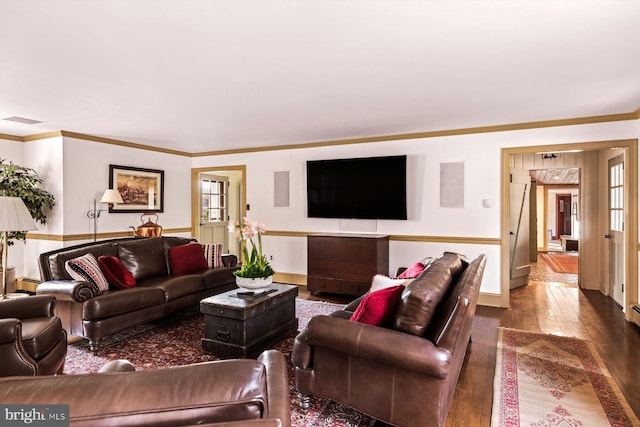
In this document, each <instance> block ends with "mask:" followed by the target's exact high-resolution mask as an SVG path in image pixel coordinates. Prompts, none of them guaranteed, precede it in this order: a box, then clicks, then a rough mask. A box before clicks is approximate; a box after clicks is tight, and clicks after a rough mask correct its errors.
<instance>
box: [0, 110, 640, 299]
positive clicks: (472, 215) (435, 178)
mask: <svg viewBox="0 0 640 427" xmlns="http://www.w3.org/2000/svg"><path fill="white" fill-rule="evenodd" d="M639 128H640V121H638V120H634V121H624V122H612V123H599V124H590V125H575V126H564V127H556V128H541V129H528V130H519V131H509V132H497V133H482V134H471V135H456V136H448V137H436V138H423V139H412V140H399V141H387V142H377V143H365V144H353V145H342V146H340V145H338V146H329V147H315V148H306V149H294V150H282V151H265V152H256V153H242V154H228V155H220V156H205V157H194V158H189V157H183V156H175V155H171V154H165V153H159V152H154V151H148V150H139V149H136V148H130V147H125V146H120V145H111V144H104V143H98V142H91V141H85V140H79V139H74V138H66V137H65V138H62V137H60V138H52V139H48V140H40V141H33V142H28V143H17V142H13V141H8V142H5V141H0V142H2V144H0V149H1V150H2V154H3V157H6V158H13V159H16V161H18V160H23V162H24V164H25V165H26V166H30V167H35V168H36V170H38V171H39V173H41V174H43V175H44V176H46V177H47V178H49V179H48V180H47V184H46V185H47V189H48V190H49V191H52V192H53V193H54V194H55V195H56V200H57V206H56V207H55V208H54V210H53V212H52V213H51V216H50V222H49V224H48V225H47V227H44V229H41V230H39V231H38V232H39V233H46V234H52V235H56V236H68V235H73V234H89V233H92V232H93V224H92V221H91V220H90V219H89V218H87V217H86V212H87V211H88V210H89V209H90V208H91V207H92V202H93V198H94V197H96V198H99V197H100V195H101V194H102V191H103V190H104V189H105V188H107V186H108V182H109V177H108V173H109V164H110V163H112V164H119V165H126V166H138V167H143V168H149V169H161V170H164V171H165V195H164V196H165V212H164V213H161V214H160V219H159V223H160V224H161V225H162V226H163V227H165V228H182V227H189V226H190V214H191V213H190V210H191V199H190V198H191V192H190V173H191V168H204V167H220V166H225V165H239V164H244V165H246V167H247V177H246V179H247V203H249V204H250V205H251V210H250V211H248V215H249V217H250V218H252V219H259V220H261V221H263V222H264V223H265V224H266V225H267V227H268V228H269V229H271V230H278V231H300V232H339V231H345V227H347V228H348V227H349V225H348V223H341V221H339V220H331V219H316V218H314V219H310V218H307V217H306V194H305V193H306V191H305V188H306V187H305V162H306V161H307V160H315V159H330V158H341V157H366V156H382V155H396V154H407V155H408V192H409V193H408V199H409V204H408V213H409V219H408V220H407V221H377V222H376V223H375V231H376V232H378V233H385V234H397V235H418V236H454V237H464V238H483V237H484V238H499V237H500V227H501V209H500V206H501V200H500V195H501V177H500V175H501V170H502V164H501V149H502V148H506V147H520V146H537V145H552V144H566V143H574V142H591V141H609V140H617V139H629V138H638V137H639V133H640V130H639ZM20 147H22V149H23V154H22V159H20ZM5 152H6V154H5ZM444 162H464V164H465V201H464V202H465V203H464V208H455V209H454V208H440V207H439V165H440V163H444ZM287 170H288V171H289V172H290V179H291V182H290V189H291V194H290V207H288V208H274V207H273V181H274V180H273V173H274V172H275V171H287ZM50 178H53V179H50ZM60 186H62V188H60ZM483 199H493V200H495V204H494V206H493V207H492V208H483V207H482V200H483ZM139 223H140V219H139V215H138V214H128V213H127V214H123V213H119V214H108V213H106V212H103V214H102V216H101V217H100V219H99V222H98V232H110V231H126V230H128V227H129V226H130V225H133V226H137V225H139ZM77 243H81V242H79V241H67V242H62V241H60V240H38V241H35V240H31V241H29V242H28V244H27V248H26V249H25V251H24V262H23V264H24V266H23V268H22V271H20V268H19V269H18V271H17V275H18V276H22V275H24V276H29V277H38V276H39V273H38V269H37V262H36V260H37V254H39V253H41V252H44V251H45V250H50V249H53V248H55V247H60V246H62V245H72V244H77ZM264 243H265V251H266V253H267V254H270V255H273V256H274V260H273V265H274V268H275V269H276V271H280V272H283V273H297V274H306V268H307V267H306V265H307V264H306V240H305V239H303V238H299V237H281V236H268V235H267V236H266V237H265V241H264ZM445 250H451V251H457V252H461V253H465V254H466V255H468V256H469V257H475V256H476V255H477V254H479V253H486V254H487V255H488V265H487V270H486V273H485V278H484V281H483V285H482V292H485V293H492V294H500V292H501V284H500V272H501V266H500V246H499V245H487V244H479V245H472V244H452V243H422V242H403V241H392V242H391V245H390V262H389V270H390V272H393V271H395V269H396V268H397V267H398V266H400V265H407V264H409V263H412V262H414V261H416V260H418V259H420V258H423V257H424V256H429V255H438V254H440V253H441V252H443V251H445ZM14 252H16V254H17V252H18V251H14ZM16 265H17V266H19V265H18V264H17V263H16Z"/></svg>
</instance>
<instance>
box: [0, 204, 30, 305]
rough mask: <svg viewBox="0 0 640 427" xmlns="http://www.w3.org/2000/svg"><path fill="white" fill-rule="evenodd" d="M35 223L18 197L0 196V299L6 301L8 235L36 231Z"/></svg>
mask: <svg viewBox="0 0 640 427" xmlns="http://www.w3.org/2000/svg"><path fill="white" fill-rule="evenodd" d="M37 229H38V227H37V226H36V222H35V221H34V220H33V217H32V216H31V214H30V213H29V209H27V206H26V205H25V204H24V202H23V201H22V199H21V198H20V197H8V196H0V232H1V233H2V299H7V298H8V297H7V270H8V269H9V266H8V265H7V255H8V252H9V233H15V232H18V231H29V230H37Z"/></svg>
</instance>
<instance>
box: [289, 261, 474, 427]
mask: <svg viewBox="0 0 640 427" xmlns="http://www.w3.org/2000/svg"><path fill="white" fill-rule="evenodd" d="M485 263H486V256H485V255H480V256H479V257H478V258H476V259H475V260H473V261H472V262H471V263H469V262H468V261H467V260H466V258H464V257H463V256H460V255H458V254H454V253H445V254H444V255H443V256H442V257H441V258H438V259H436V260H434V262H433V263H432V264H431V266H430V267H429V268H427V269H426V270H425V271H424V272H423V273H422V274H421V275H420V276H418V277H417V278H416V279H415V280H413V282H411V284H409V285H408V286H407V287H406V288H405V289H404V290H403V291H402V294H401V298H400V301H399V302H398V304H397V305H396V307H395V312H394V314H393V319H392V323H391V326H390V327H380V326H372V325H368V324H364V323H358V322H354V321H351V320H349V318H350V317H351V315H352V314H353V312H354V311H355V309H356V308H357V306H358V304H359V302H360V301H361V300H362V298H360V299H358V300H356V301H354V302H353V303H351V304H350V305H348V306H347V307H345V309H344V310H341V311H337V312H335V313H333V314H332V315H330V316H323V315H320V316H314V317H313V318H312V319H311V320H310V321H309V323H308V325H307V327H306V329H305V330H303V331H302V332H301V333H300V334H299V335H298V336H297V337H296V339H295V341H294V346H293V351H292V355H291V357H292V360H293V364H294V367H295V375H296V388H297V390H298V392H299V395H300V403H301V406H302V407H303V409H304V407H305V406H306V405H307V404H308V395H309V394H313V395H317V396H323V397H327V398H330V399H333V400H335V401H338V402H341V403H343V404H346V405H349V406H351V407H353V408H355V409H357V410H359V411H361V412H364V413H366V414H368V415H370V416H372V417H374V418H377V419H379V420H381V421H384V422H386V423H389V424H392V425H396V426H403V427H409V426H416V427H418V426H419V427H428V426H444V424H445V420H446V417H447V412H448V410H449V406H450V404H451V399H452V397H453V393H454V391H455V387H456V383H457V381H458V376H459V374H460V370H461V368H462V363H463V360H464V357H465V353H466V350H467V344H468V343H469V341H470V334H471V324H472V322H473V317H474V315H475V308H476V304H477V299H478V293H479V290H480V285H481V281H482V275H483V272H484V266H485Z"/></svg>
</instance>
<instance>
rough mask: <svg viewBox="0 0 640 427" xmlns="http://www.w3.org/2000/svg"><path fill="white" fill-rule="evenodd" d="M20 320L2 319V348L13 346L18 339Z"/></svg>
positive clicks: (0, 336)
mask: <svg viewBox="0 0 640 427" xmlns="http://www.w3.org/2000/svg"><path fill="white" fill-rule="evenodd" d="M18 325H20V320H18V319H0V346H1V345H3V344H12V343H14V342H15V341H16V340H17V339H18V335H19V333H20V332H19V327H18Z"/></svg>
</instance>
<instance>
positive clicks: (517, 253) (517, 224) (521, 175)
mask: <svg viewBox="0 0 640 427" xmlns="http://www.w3.org/2000/svg"><path fill="white" fill-rule="evenodd" d="M509 185H510V189H509V195H510V201H509V250H510V263H511V266H510V286H509V287H510V288H511V289H513V288H517V287H519V286H522V285H526V284H528V283H529V271H530V270H531V266H530V264H529V216H530V212H529V211H530V205H529V192H530V191H531V177H530V176H529V172H528V171H526V170H520V169H512V170H511V183H510V184H509Z"/></svg>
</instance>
